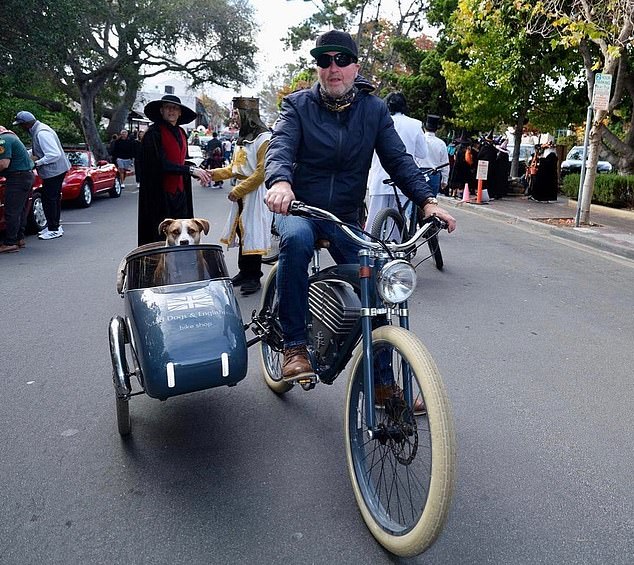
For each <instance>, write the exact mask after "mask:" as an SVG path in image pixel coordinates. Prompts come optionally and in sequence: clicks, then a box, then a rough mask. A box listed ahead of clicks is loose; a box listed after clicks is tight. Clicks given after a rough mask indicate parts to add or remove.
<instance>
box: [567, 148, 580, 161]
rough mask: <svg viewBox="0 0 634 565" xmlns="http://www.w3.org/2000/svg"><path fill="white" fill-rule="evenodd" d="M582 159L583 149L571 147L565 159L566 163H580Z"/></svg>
mask: <svg viewBox="0 0 634 565" xmlns="http://www.w3.org/2000/svg"><path fill="white" fill-rule="evenodd" d="M582 158H583V147H573V148H572V149H571V150H570V151H569V152H568V156H567V157H566V159H568V161H581V159H582Z"/></svg>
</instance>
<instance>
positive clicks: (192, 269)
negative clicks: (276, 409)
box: [109, 244, 247, 435]
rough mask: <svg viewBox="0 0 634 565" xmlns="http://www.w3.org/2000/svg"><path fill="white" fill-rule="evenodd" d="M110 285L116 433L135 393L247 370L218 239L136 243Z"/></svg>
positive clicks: (209, 382)
mask: <svg viewBox="0 0 634 565" xmlns="http://www.w3.org/2000/svg"><path fill="white" fill-rule="evenodd" d="M117 291H118V292H119V294H120V295H121V296H122V297H123V299H124V305H125V306H124V308H125V314H124V316H114V317H113V318H112V319H111V320H110V324H109V341H110V354H111V357H112V368H113V383H114V388H115V397H116V404H117V424H118V428H119V433H120V434H121V435H127V434H129V433H130V430H131V425H130V415H129V400H130V398H131V397H132V396H134V395H137V394H147V395H148V396H150V397H152V398H157V399H159V400H166V399H167V398H169V397H172V396H176V395H180V394H186V393H189V392H194V391H199V390H203V389H207V388H213V387H218V386H223V385H228V386H234V385H236V384H237V383H238V382H240V381H241V380H242V379H243V378H244V377H245V376H246V373H247V343H246V337H245V332H244V326H243V323H242V316H241V314H240V308H239V306H238V303H237V301H236V298H235V295H234V292H233V286H232V285H231V280H230V278H229V275H228V272H227V267H226V265H225V261H224V255H223V252H222V248H221V247H220V246H219V245H208V244H201V245H183V246H178V247H165V245H164V244H149V245H145V246H141V247H138V248H137V249H135V250H133V251H131V252H130V253H129V254H128V255H127V256H126V257H125V258H124V259H123V261H122V262H121V265H120V266H119V271H118V274H117ZM132 377H134V378H135V379H136V381H137V382H138V386H136V384H133V382H132ZM139 388H140V390H139Z"/></svg>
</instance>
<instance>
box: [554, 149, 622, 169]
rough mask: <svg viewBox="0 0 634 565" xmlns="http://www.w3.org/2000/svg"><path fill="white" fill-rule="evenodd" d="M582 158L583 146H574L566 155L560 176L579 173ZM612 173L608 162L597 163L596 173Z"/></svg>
mask: <svg viewBox="0 0 634 565" xmlns="http://www.w3.org/2000/svg"><path fill="white" fill-rule="evenodd" d="M582 157H583V145H575V146H574V147H573V148H572V149H571V150H570V151H568V155H566V160H565V161H564V162H562V164H561V176H562V177H563V176H565V175H568V174H570V173H580V172H581V159H582ZM610 172H612V165H611V164H610V163H608V161H599V162H598V163H597V173H610Z"/></svg>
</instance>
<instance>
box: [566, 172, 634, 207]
mask: <svg viewBox="0 0 634 565" xmlns="http://www.w3.org/2000/svg"><path fill="white" fill-rule="evenodd" d="M580 178H581V175H579V174H576V173H575V174H570V175H566V176H565V177H564V179H563V183H562V187H561V191H562V192H563V193H564V194H565V195H566V196H568V197H570V198H575V199H576V198H577V197H578V195H579V179H580ZM592 202H593V203H594V204H600V205H603V206H612V207H614V208H634V175H615V174H600V175H597V176H596V179H595V181H594V192H593V193H592Z"/></svg>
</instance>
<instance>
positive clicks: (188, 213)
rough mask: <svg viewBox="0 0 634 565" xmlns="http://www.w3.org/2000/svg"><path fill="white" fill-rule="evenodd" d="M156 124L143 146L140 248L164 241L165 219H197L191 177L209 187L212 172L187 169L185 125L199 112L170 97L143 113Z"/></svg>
mask: <svg viewBox="0 0 634 565" xmlns="http://www.w3.org/2000/svg"><path fill="white" fill-rule="evenodd" d="M143 112H144V114H145V115H146V117H147V118H148V119H150V120H152V122H154V123H153V124H152V125H151V126H150V127H149V128H148V129H147V130H146V132H145V135H144V136H143V141H142V142H141V147H142V150H141V153H142V163H141V166H142V168H143V171H142V175H141V179H140V180H141V183H140V187H139V224H138V245H144V244H146V243H152V242H155V241H161V240H162V239H164V236H163V235H162V234H159V231H158V227H159V224H160V223H161V222H162V221H163V220H164V219H165V218H174V219H180V218H193V217H194V206H193V202H192V183H191V177H195V178H197V179H198V180H200V183H201V184H202V185H205V184H206V183H208V182H209V181H210V180H211V175H210V174H209V172H207V171H205V170H204V169H200V168H198V167H190V166H189V165H185V159H186V157H187V135H186V133H185V130H183V128H181V127H180V125H181V124H188V123H189V122H191V121H193V120H194V119H195V118H196V112H194V111H193V110H191V109H190V108H188V107H187V106H185V105H183V104H181V101H180V98H178V96H174V95H171V94H166V95H165V96H163V98H161V99H160V100H153V101H152V102H150V103H149V104H147V105H146V106H145V108H144V109H143Z"/></svg>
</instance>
